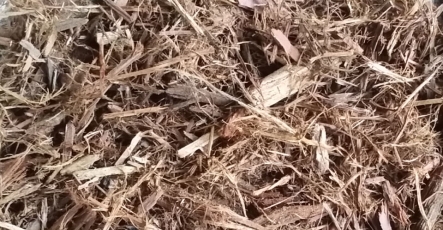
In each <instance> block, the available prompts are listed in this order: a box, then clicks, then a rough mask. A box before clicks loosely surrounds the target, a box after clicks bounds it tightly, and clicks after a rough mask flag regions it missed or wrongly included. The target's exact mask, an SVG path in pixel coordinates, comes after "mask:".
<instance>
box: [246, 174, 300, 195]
mask: <svg viewBox="0 0 443 230" xmlns="http://www.w3.org/2000/svg"><path fill="white" fill-rule="evenodd" d="M290 180H291V176H284V177H282V178H281V179H280V180H278V181H277V182H275V183H274V184H272V185H268V186H266V187H264V188H261V189H259V190H255V191H254V192H253V193H252V195H254V196H259V195H260V194H262V193H264V192H266V191H269V190H272V189H274V188H276V187H279V186H283V185H285V184H287V183H288V182H289V181H290Z"/></svg>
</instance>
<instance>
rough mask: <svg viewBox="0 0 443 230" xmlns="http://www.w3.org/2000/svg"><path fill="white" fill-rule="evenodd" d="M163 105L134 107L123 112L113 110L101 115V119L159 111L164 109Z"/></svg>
mask: <svg viewBox="0 0 443 230" xmlns="http://www.w3.org/2000/svg"><path fill="white" fill-rule="evenodd" d="M165 109H166V108H165V107H151V108H144V109H134V110H128V111H123V112H115V113H107V114H104V115H103V119H105V120H108V119H113V118H123V117H132V116H137V115H141V114H145V113H160V112H162V111H163V110H165Z"/></svg>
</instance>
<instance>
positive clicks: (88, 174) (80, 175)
mask: <svg viewBox="0 0 443 230" xmlns="http://www.w3.org/2000/svg"><path fill="white" fill-rule="evenodd" d="M135 172H137V168H135V167H132V166H124V165H119V166H110V167H104V168H96V169H86V170H80V171H76V172H74V173H73V175H74V176H75V177H76V178H77V179H79V180H89V179H92V178H94V177H99V178H100V177H105V176H112V175H127V174H132V173H135Z"/></svg>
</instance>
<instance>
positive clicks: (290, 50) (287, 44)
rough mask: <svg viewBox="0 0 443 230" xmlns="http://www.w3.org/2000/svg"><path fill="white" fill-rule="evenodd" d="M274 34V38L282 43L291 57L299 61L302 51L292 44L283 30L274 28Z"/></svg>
mask: <svg viewBox="0 0 443 230" xmlns="http://www.w3.org/2000/svg"><path fill="white" fill-rule="evenodd" d="M272 36H274V38H275V39H276V40H277V41H278V42H279V43H280V45H281V46H282V47H283V49H284V50H285V52H286V54H287V55H289V57H291V58H292V59H293V60H294V61H298V59H299V58H300V52H299V51H298V49H297V48H295V47H294V46H293V45H292V44H291V42H290V41H289V39H288V37H286V35H285V34H284V33H283V32H282V31H281V30H275V29H272Z"/></svg>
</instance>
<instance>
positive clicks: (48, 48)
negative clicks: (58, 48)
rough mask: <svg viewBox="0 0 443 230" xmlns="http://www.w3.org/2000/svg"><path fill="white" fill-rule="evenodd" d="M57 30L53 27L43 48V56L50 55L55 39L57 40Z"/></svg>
mask: <svg viewBox="0 0 443 230" xmlns="http://www.w3.org/2000/svg"><path fill="white" fill-rule="evenodd" d="M57 34H58V33H57V30H55V29H52V30H51V33H50V34H49V36H48V39H47V41H46V45H45V48H44V49H43V57H48V56H49V54H50V53H51V51H52V48H53V47H54V44H55V41H57Z"/></svg>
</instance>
